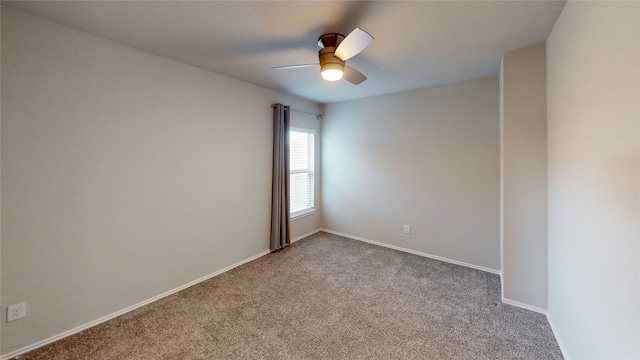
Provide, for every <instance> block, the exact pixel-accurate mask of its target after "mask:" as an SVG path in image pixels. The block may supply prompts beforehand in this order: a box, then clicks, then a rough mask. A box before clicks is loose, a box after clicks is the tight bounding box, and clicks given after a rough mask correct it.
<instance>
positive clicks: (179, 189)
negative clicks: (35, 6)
mask: <svg viewBox="0 0 640 360" xmlns="http://www.w3.org/2000/svg"><path fill="white" fill-rule="evenodd" d="M1 76H2V89H1V91H2V124H1V130H2V131H1V133H2V139H1V146H2V169H1V170H2V177H1V184H2V185H1V186H2V189H1V193H2V204H1V207H2V219H1V220H2V229H1V234H2V260H1V266H2V268H1V274H2V278H1V283H2V299H1V300H2V301H1V302H2V308H3V309H4V308H5V306H7V305H11V304H15V303H19V302H22V301H26V303H27V314H28V316H27V317H26V318H24V319H21V320H18V321H15V322H12V323H6V322H5V321H4V317H5V312H4V311H2V325H1V327H2V352H3V353H4V354H6V353H8V352H11V351H14V350H16V349H20V348H23V347H25V346H29V345H32V344H34V343H36V342H38V341H41V340H44V339H47V338H49V337H51V336H56V335H59V334H61V333H63V332H64V331H67V330H70V329H73V328H75V327H78V326H82V325H85V324H87V323H89V322H91V321H94V320H96V319H99V318H101V317H103V316H108V315H109V314H112V313H114V312H118V311H120V310H123V309H125V308H127V307H129V306H133V305H135V304H138V303H140V302H143V301H146V300H148V299H150V298H153V297H155V296H158V295H160V294H163V293H165V292H167V291H171V290H172V289H175V288H177V287H180V286H182V285H184V284H187V283H189V282H191V281H194V280H196V279H198V278H200V277H203V276H207V275H209V274H212V273H215V272H217V271H220V270H221V269H224V268H225V267H227V266H230V265H233V264H236V263H238V262H240V261H243V260H246V259H248V258H250V257H252V256H255V255H259V254H262V253H264V252H266V251H268V244H269V239H268V236H269V223H270V214H269V212H270V205H269V203H270V199H271V195H270V189H271V169H270V168H271V137H272V115H271V109H270V105H271V104H272V103H274V102H283V103H286V104H289V105H292V106H293V107H295V108H298V109H303V110H306V111H311V112H319V110H320V109H319V106H318V105H315V104H311V103H308V102H306V101H302V100H298V99H293V98H290V97H285V96H282V95H279V94H278V93H276V92H274V91H271V90H267V89H264V88H260V87H257V86H254V85H250V84H247V83H243V82H240V81H236V80H233V79H229V78H226V77H223V76H219V75H215V74H212V73H210V72H207V71H204V70H201V69H197V68H194V67H190V66H187V65H184V64H180V63H177V62H174V61H171V60H168V59H165V58H161V57H158V56H155V55H152V54H149V53H145V52H142V51H138V50H136V49H133V48H130V47H126V46H123V45H119V44H116V43H113V42H111V41H108V40H104V39H101V38H97V37H94V36H90V35H88V34H85V33H81V32H78V31H75V30H72V29H70V28H66V27H63V26H59V25H56V24H53V23H50V22H47V21H44V20H41V19H38V18H35V17H32V16H29V15H25V14H23V13H20V12H17V11H15V10H12V9H7V8H3V9H2V71H1Z"/></svg>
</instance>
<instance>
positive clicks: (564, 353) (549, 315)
mask: <svg viewBox="0 0 640 360" xmlns="http://www.w3.org/2000/svg"><path fill="white" fill-rule="evenodd" d="M547 321H548V322H549V326H551V331H553V336H555V338H556V342H557V343H558V346H559V347H560V351H561V352H562V357H564V359H565V360H570V358H569V354H568V353H567V348H565V347H564V343H563V342H562V338H560V334H559V333H558V330H557V329H556V325H555V324H554V323H553V320H552V318H551V314H550V313H549V311H547Z"/></svg>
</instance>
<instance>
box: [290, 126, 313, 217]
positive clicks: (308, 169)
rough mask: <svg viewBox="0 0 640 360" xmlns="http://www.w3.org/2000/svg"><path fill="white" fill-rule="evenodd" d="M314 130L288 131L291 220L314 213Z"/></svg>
mask: <svg viewBox="0 0 640 360" xmlns="http://www.w3.org/2000/svg"><path fill="white" fill-rule="evenodd" d="M314 149H315V148H314V130H312V129H300V128H291V130H289V167H290V169H289V175H290V177H289V179H290V180H289V184H290V186H289V191H290V194H289V211H290V213H291V218H294V217H297V216H300V215H304V214H307V213H310V212H313V211H315V209H314V205H313V191H314V179H313V177H314Z"/></svg>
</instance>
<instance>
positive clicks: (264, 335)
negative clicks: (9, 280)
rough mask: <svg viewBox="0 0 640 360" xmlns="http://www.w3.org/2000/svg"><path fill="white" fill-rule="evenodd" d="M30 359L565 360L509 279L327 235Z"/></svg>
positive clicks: (541, 317) (28, 356) (27, 356)
mask: <svg viewBox="0 0 640 360" xmlns="http://www.w3.org/2000/svg"><path fill="white" fill-rule="evenodd" d="M25 359H562V354H561V352H560V349H559V347H558V345H557V343H556V341H555V339H554V336H553V333H552V331H551V328H550V327H549V324H548V323H547V320H546V318H545V316H544V315H542V314H538V313H535V312H531V311H528V310H523V309H520V308H516V307H513V306H508V305H503V304H501V302H500V279H499V277H498V276H497V275H494V274H489V273H485V272H482V271H478V270H473V269H469V268H465V267H461V266H457V265H452V264H449V263H444V262H440V261H437V260H432V259H428V258H424V257H420V256H416V255H411V254H407V253H403V252H399V251H395V250H391V249H387V248H383V247H378V246H374V245H370V244H367V243H363V242H359V241H355V240H350V239H345V238H342V237H339V236H335V235H331V234H327V233H318V234H315V235H312V236H311V237H309V238H306V239H303V240H301V241H299V242H297V243H295V244H293V245H292V246H291V247H290V248H288V249H286V250H284V251H280V252H277V253H274V254H269V255H267V256H263V257H261V258H259V259H257V260H255V261H252V262H250V263H247V264H245V265H242V266H240V267H238V268H235V269H233V270H231V271H229V272H226V273H224V274H222V275H219V276H217V277H215V278H212V279H210V280H207V281H205V282H203V283H200V284H198V285H195V286H192V287H190V288H188V289H186V290H183V291H181V292H179V293H176V294H174V295H171V296H168V297H166V298H163V299H161V300H159V301H157V302H154V303H152V304H150V305H147V306H144V307H141V308H139V309H137V310H134V311H132V312H130V313H127V314H125V315H123V316H120V317H118V318H115V319H113V320H110V321H108V322H105V323H103V324H100V325H97V326H95V327H93V328H90V329H88V330H85V331H83V332H81V333H78V334H76V335H73V336H70V337H68V338H65V339H63V340H60V341H58V342H55V343H53V344H50V345H48V346H45V347H42V348H40V349H37V350H34V351H32V352H30V353H27V354H25V355H23V356H21V357H20V360H25Z"/></svg>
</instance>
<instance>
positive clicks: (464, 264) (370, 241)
mask: <svg viewBox="0 0 640 360" xmlns="http://www.w3.org/2000/svg"><path fill="white" fill-rule="evenodd" d="M321 231H324V232H326V233H329V234H334V235H338V236H343V237H346V238H349V239H353V240H358V241H362V242H366V243H369V244H373V245H378V246H382V247H386V248H389V249H394V250H398V251H402V252H406V253H410V254H414V255H418V256H423V257H427V258H431V259H435V260H440V261H444V262H448V263H451V264H455V265H460V266H464V267H468V268H472V269H476V270H481V271H485V272H488V273H492V274H498V275H501V272H500V271H499V270H495V269H490V268H487V267H484V266H479V265H474V264H469V263H466V262H462V261H458V260H452V259H447V258H444V257H441V256H437V255H431V254H427V253H423V252H420V251H416V250H411V249H405V248H402V247H399V246H395V245H389V244H385V243H381V242H378V241H374V240H369V239H365V238H361V237H358V236H353V235H349V234H344V233H341V232H337V231H333V230H328V229H321Z"/></svg>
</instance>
